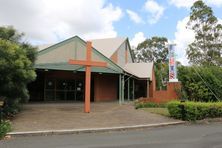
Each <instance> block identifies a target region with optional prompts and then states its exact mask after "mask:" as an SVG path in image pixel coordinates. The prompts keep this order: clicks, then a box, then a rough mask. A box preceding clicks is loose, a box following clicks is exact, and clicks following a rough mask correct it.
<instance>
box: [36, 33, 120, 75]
mask: <svg viewBox="0 0 222 148" xmlns="http://www.w3.org/2000/svg"><path fill="white" fill-rule="evenodd" d="M48 46H49V47H47V46H45V47H46V48H45V47H43V48H42V50H39V51H38V55H37V60H36V62H35V68H39V69H56V70H58V69H59V70H78V71H81V70H83V69H84V68H80V67H79V65H74V66H73V65H69V64H68V61H69V59H75V60H85V59H86V42H85V41H84V40H82V39H81V38H79V37H78V36H74V37H72V38H69V39H67V40H64V41H62V42H59V43H57V44H54V45H51V46H50V45H48ZM91 58H92V60H93V61H100V62H106V63H107V67H105V68H100V67H92V71H93V72H104V73H122V72H123V69H122V68H121V67H119V66H118V65H116V64H115V63H113V62H112V61H111V60H110V59H109V58H107V57H106V56H104V55H103V54H102V53H100V52H99V51H97V49H95V48H93V49H92V57H91Z"/></svg>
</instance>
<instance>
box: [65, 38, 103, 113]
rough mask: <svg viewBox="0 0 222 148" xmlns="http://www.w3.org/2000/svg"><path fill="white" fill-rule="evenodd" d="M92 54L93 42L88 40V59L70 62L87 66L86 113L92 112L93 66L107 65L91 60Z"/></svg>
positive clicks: (70, 61) (70, 62)
mask: <svg viewBox="0 0 222 148" xmlns="http://www.w3.org/2000/svg"><path fill="white" fill-rule="evenodd" d="M91 55H92V42H89V41H87V43H86V60H72V59H70V60H69V64H72V65H83V66H85V71H86V72H85V105H84V111H85V113H89V112H90V82H91V66H96V67H106V66H107V63H105V62H98V61H92V60H91Z"/></svg>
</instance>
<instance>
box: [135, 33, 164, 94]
mask: <svg viewBox="0 0 222 148" xmlns="http://www.w3.org/2000/svg"><path fill="white" fill-rule="evenodd" d="M167 43H168V40H167V38H165V37H152V38H151V39H146V40H145V41H144V42H142V43H140V44H139V45H138V46H137V48H136V49H135V50H134V52H135V53H134V57H135V58H136V61H137V62H154V69H155V75H156V82H157V84H156V86H157V89H158V90H161V89H165V88H166V87H165V81H167V79H168V62H167V55H168V48H167Z"/></svg>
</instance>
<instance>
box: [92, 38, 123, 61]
mask: <svg viewBox="0 0 222 148" xmlns="http://www.w3.org/2000/svg"><path fill="white" fill-rule="evenodd" d="M126 39H127V38H123V37H116V38H106V39H95V40H91V42H92V46H93V47H94V48H95V49H97V50H98V51H99V52H100V53H102V54H103V55H104V56H106V57H107V58H110V57H111V56H112V55H113V54H114V52H115V51H116V50H117V49H118V48H119V47H120V45H121V44H122V43H123V42H124V41H125V40H126Z"/></svg>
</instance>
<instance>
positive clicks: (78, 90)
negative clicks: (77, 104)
mask: <svg viewBox="0 0 222 148" xmlns="http://www.w3.org/2000/svg"><path fill="white" fill-rule="evenodd" d="M44 100H45V101H83V100H84V80H72V79H70V80H67V79H50V78H48V79H46V80H45V87H44Z"/></svg>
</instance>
